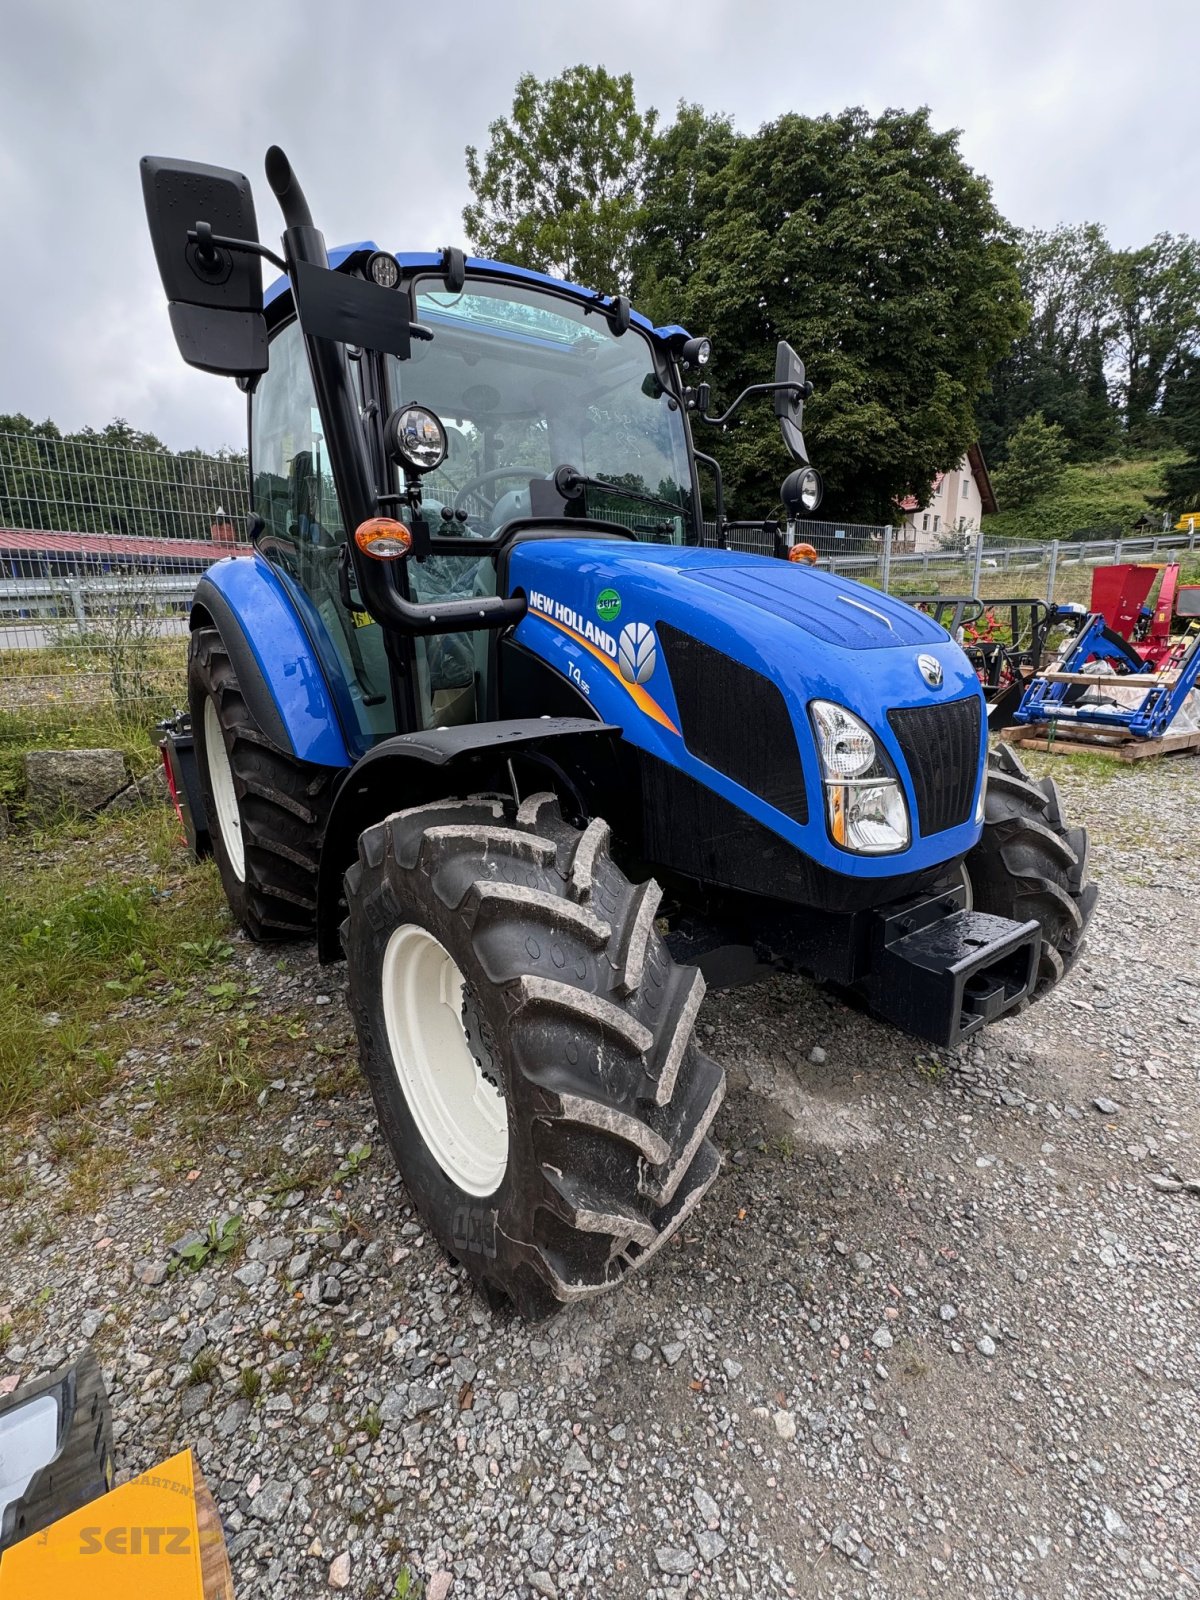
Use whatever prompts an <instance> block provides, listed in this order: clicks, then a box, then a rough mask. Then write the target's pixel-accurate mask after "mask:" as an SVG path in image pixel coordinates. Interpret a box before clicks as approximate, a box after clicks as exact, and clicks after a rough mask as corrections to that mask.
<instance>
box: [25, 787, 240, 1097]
mask: <svg viewBox="0 0 1200 1600" xmlns="http://www.w3.org/2000/svg"><path fill="white" fill-rule="evenodd" d="M174 832H175V825H174V821H173V819H172V818H171V817H170V816H169V814H168V813H167V810H166V807H165V806H164V807H163V809H162V811H161V812H159V811H146V812H143V813H139V814H136V815H135V816H134V817H132V818H128V819H121V820H119V821H118V820H117V819H109V820H108V821H107V822H105V823H102V824H101V823H90V824H82V823H77V822H76V823H69V824H65V825H64V826H63V827H62V828H61V829H59V830H57V831H55V832H53V833H51V834H49V835H47V836H45V838H44V839H42V840H40V841H39V840H34V841H32V848H33V849H34V851H35V854H37V855H38V856H39V857H40V856H41V855H45V856H48V857H49V860H48V861H47V862H43V861H42V860H41V859H38V860H37V868H36V871H30V870H29V854H30V850H31V842H30V840H29V839H28V836H26V838H25V839H24V840H23V841H21V842H20V843H18V842H17V841H15V840H14V841H12V842H10V843H8V844H6V845H5V846H3V847H0V876H2V877H3V879H4V882H5V895H4V897H3V899H2V900H0V1117H10V1116H12V1115H13V1114H15V1113H20V1112H24V1111H26V1110H28V1109H29V1108H31V1107H32V1106H34V1105H37V1106H38V1107H39V1109H41V1110H43V1111H48V1112H49V1113H51V1114H52V1115H61V1114H63V1113H66V1112H70V1111H73V1110H76V1109H77V1108H79V1107H80V1106H83V1105H86V1104H87V1102H88V1101H89V1100H91V1099H93V1098H95V1096H97V1095H99V1094H102V1093H104V1092H105V1091H106V1090H107V1089H108V1087H109V1086H110V1085H111V1084H112V1082H113V1080H114V1079H115V1077H116V1076H117V1074H118V1062H119V1061H120V1059H121V1057H122V1056H123V1055H124V1053H125V1051H126V1050H127V1049H128V1048H129V1047H130V1045H131V1044H133V1043H135V1042H136V1040H137V1039H138V1037H139V1035H140V1033H141V1031H143V1030H145V1029H146V1028H147V1026H149V1027H153V1026H154V1023H153V1022H152V1021H151V1020H150V1019H148V1018H145V1017H144V1013H143V1014H142V1016H141V1019H140V1020H135V1019H134V1014H133V1012H132V1011H131V1007H130V1002H131V1001H137V1002H139V1003H141V1002H144V1001H145V1000H147V999H149V1000H152V1001H162V1002H165V1001H167V1000H168V999H170V998H172V997H173V996H174V992H175V985H176V983H177V982H178V981H180V980H184V979H186V978H188V977H190V976H191V975H192V974H193V973H194V972H195V971H196V970H197V969H198V968H199V967H202V966H204V965H206V964H208V965H211V963H212V962H213V961H214V960H217V959H223V957H222V956H221V954H220V952H221V950H222V948H224V949H229V950H231V947H230V946H228V945H225V944H224V941H223V939H222V934H223V931H224V928H225V927H226V926H227V922H226V913H225V911H224V907H223V905H222V903H221V898H220V886H219V882H218V880H217V877H216V873H215V871H214V870H213V869H212V868H210V867H203V868H198V869H195V870H194V871H191V872H188V873H187V875H186V877H185V878H184V879H183V880H182V881H180V880H179V879H177V878H171V877H169V876H168V872H167V871H166V870H156V869H155V867H154V866H153V865H152V864H151V863H150V862H147V861H146V860H145V858H146V855H147V853H149V854H150V856H151V857H153V856H154V855H155V853H156V851H157V850H158V848H159V846H162V847H163V849H164V850H166V849H167V848H168V847H169V850H170V858H169V859H170V870H171V871H172V872H176V873H177V872H178V869H179V867H180V866H181V864H182V854H181V852H180V851H179V849H178V846H177V845H176V844H175V843H174ZM39 846H40V849H39V848H38V847H39ZM131 858H132V860H133V861H134V862H135V863H139V865H138V866H136V867H135V868H134V869H133V870H132V871H130V869H129V867H128V866H127V865H126V863H128V862H129V861H130V859H131ZM110 862H111V863H120V864H121V865H122V866H123V868H124V870H123V872H122V873H121V874H116V873H114V874H111V875H107V876H106V875H104V873H103V869H104V868H105V867H106V866H107V865H108V864H109V863H110ZM184 932H186V933H187V934H188V935H189V938H188V939H187V940H184V939H182V938H181V934H183V933H184ZM197 934H198V935H199V938H198V937H197ZM189 945H190V946H191V947H192V948H190V949H189V948H188V946H189Z"/></svg>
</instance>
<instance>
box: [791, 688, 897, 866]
mask: <svg viewBox="0 0 1200 1600" xmlns="http://www.w3.org/2000/svg"><path fill="white" fill-rule="evenodd" d="M809 711H810V712H811V715H812V725H813V732H814V734H815V735H816V740H817V750H818V753H819V754H820V757H821V766H822V768H823V770H824V773H825V809H826V818H827V820H828V823H829V836H830V838H831V839H832V840H833V842H834V844H836V845H840V846H841V848H842V849H843V850H853V851H854V852H855V853H856V854H858V855H888V854H890V853H892V852H893V851H896V850H904V849H905V848H907V846H908V842H909V839H910V836H911V835H910V830H909V825H908V806H907V804H906V803H905V799H904V791H903V789H901V787H900V780H899V778H898V777H897V775H896V769H895V768H894V767H893V766H892V763H891V761H890V760H889V759H888V756H887V753H886V752H885V751H883V750H881V749H880V747H879V745H878V744H877V743H876V741H875V736H874V734H873V733H872V732H871V730H870V728H868V727H867V725H866V723H865V722H862V721H861V720H860V719H859V718H858V717H856V716H855V715H854V713H853V712H852V711H847V710H846V708H845V706H839V705H835V704H834V703H833V701H831V700H814V701H813V702H812V704H811V705H810V707H809Z"/></svg>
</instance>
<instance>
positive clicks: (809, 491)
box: [800, 467, 824, 511]
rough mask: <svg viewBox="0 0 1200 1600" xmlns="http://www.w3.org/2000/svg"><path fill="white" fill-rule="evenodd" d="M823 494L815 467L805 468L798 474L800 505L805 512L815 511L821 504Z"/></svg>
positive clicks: (819, 475)
mask: <svg viewBox="0 0 1200 1600" xmlns="http://www.w3.org/2000/svg"><path fill="white" fill-rule="evenodd" d="M823 492H824V490H823V487H822V484H821V474H820V473H819V472H818V471H817V469H816V468H815V467H805V469H804V471H803V472H802V473H801V474H800V504H801V505H802V506H803V507H804V509H805V511H815V510H816V509H817V507H818V506H819V505H820V504H821V495H822V493H823Z"/></svg>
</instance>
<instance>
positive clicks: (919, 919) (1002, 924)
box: [855, 893, 1041, 1048]
mask: <svg viewBox="0 0 1200 1600" xmlns="http://www.w3.org/2000/svg"><path fill="white" fill-rule="evenodd" d="M871 942H872V949H871V966H870V971H869V973H868V974H867V975H866V976H865V977H864V978H862V979H860V980H859V982H858V983H857V984H856V985H855V987H856V989H857V990H858V992H859V993H860V994H861V995H862V997H863V999H864V1000H865V1001H866V1004H867V1005H868V1006H869V1008H870V1009H871V1011H873V1012H874V1013H875V1015H876V1016H878V1017H881V1018H882V1019H883V1020H884V1021H885V1022H891V1023H893V1024H894V1025H895V1026H896V1027H897V1028H903V1029H904V1031H905V1033H911V1034H914V1035H915V1036H916V1037H917V1038H918V1039H928V1040H929V1042H930V1043H931V1044H937V1045H944V1046H946V1047H948V1048H953V1047H954V1046H955V1045H959V1044H962V1042H963V1041H964V1039H969V1038H970V1036H971V1035H972V1034H973V1033H977V1032H978V1031H979V1029H980V1028H982V1027H983V1026H984V1025H985V1024H986V1023H989V1022H995V1021H997V1020H998V1019H999V1018H1000V1017H1002V1016H1004V1014H1005V1013H1006V1012H1009V1011H1012V1010H1013V1009H1014V1008H1015V1007H1016V1006H1018V1005H1020V1003H1021V1001H1022V1000H1024V999H1026V998H1027V997H1028V996H1029V995H1030V994H1031V992H1032V988H1033V982H1034V979H1035V977H1036V974H1037V962H1038V954H1039V951H1040V947H1041V929H1040V928H1039V926H1038V924H1037V923H1036V922H1013V921H1010V919H1009V918H1007V917H994V916H991V915H990V914H989V913H988V912H985V911H964V910H962V909H961V906H960V904H959V901H958V896H957V894H955V893H951V894H949V895H930V896H926V897H918V898H916V899H913V900H909V901H907V902H905V903H904V904H902V905H899V906H893V907H891V908H889V910H888V911H887V912H886V913H877V914H876V916H875V918H874V927H873V929H872V941H871Z"/></svg>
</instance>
